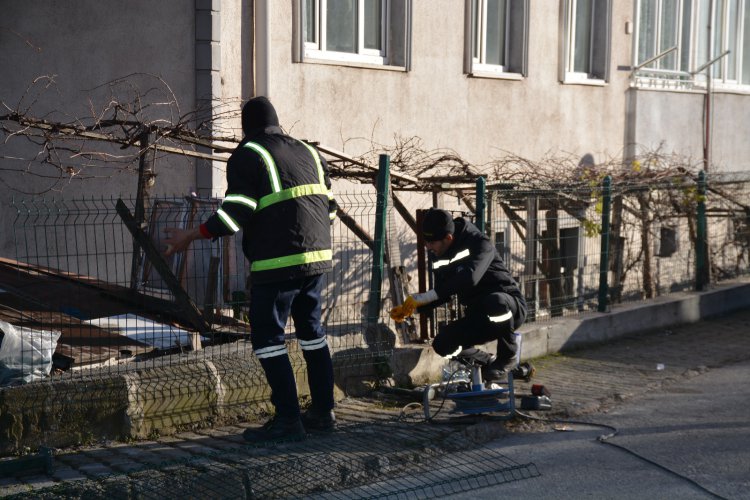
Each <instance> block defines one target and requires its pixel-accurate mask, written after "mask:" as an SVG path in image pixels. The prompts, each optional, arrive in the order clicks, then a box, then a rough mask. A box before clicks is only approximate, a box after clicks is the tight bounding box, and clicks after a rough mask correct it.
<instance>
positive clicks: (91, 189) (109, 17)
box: [0, 0, 196, 257]
mask: <svg viewBox="0 0 750 500" xmlns="http://www.w3.org/2000/svg"><path fill="white" fill-rule="evenodd" d="M186 5H189V8H185V7H186ZM0 11H1V12H2V16H1V17H0V47H2V50H0V71H1V72H2V78H0V100H1V101H2V102H3V103H4V104H5V105H7V106H8V107H10V108H12V109H16V108H20V109H21V110H28V113H29V114H31V115H33V116H36V117H44V118H47V119H49V120H59V121H73V120H74V119H75V118H76V117H81V116H91V114H92V109H93V110H94V113H95V112H96V110H99V109H101V108H102V107H103V106H105V105H106V104H107V103H108V102H109V97H110V88H109V87H108V86H106V85H104V84H106V83H107V82H110V81H112V80H114V79H117V78H121V77H125V76H128V75H133V74H138V76H134V77H132V79H131V81H132V82H134V83H136V84H137V85H138V86H139V91H140V93H141V94H145V93H146V92H147V91H148V90H150V89H155V91H154V92H153V93H152V94H151V95H150V97H152V98H153V99H154V100H156V101H163V100H166V98H167V96H168V93H167V91H166V88H165V86H164V85H163V84H161V83H160V81H159V78H160V79H162V80H163V81H164V82H166V83H167V84H168V85H169V88H170V89H171V91H172V93H173V94H174V97H175V98H176V100H177V102H178V103H179V111H180V112H182V113H184V112H188V111H190V110H192V109H193V108H194V106H195V92H194V89H195V79H196V77H195V56H194V54H195V15H194V7H193V3H192V2H190V3H188V4H186V3H185V2H184V1H181V0H165V1H159V2H151V1H148V0H134V1H130V2H100V1H96V0H77V1H75V2H50V1H47V0H29V1H24V2H14V1H10V0H3V1H2V2H0ZM43 75H48V76H49V77H51V80H52V81H54V84H52V85H49V86H48V87H47V88H46V90H45V89H43V87H44V85H46V84H47V83H49V81H46V82H40V84H37V85H36V86H35V90H34V91H32V93H31V94H29V95H26V96H24V94H25V92H26V89H27V88H29V86H30V85H31V84H32V82H33V81H34V79H36V78H38V77H40V76H43ZM147 75H152V76H147ZM117 93H118V95H119V96H120V98H123V96H124V95H125V94H126V92H125V91H124V87H122V86H120V87H119V89H118V91H117ZM36 96H38V98H37V97H36ZM171 108H172V110H175V109H176V107H175V106H172V107H171ZM5 112H6V109H4V107H3V108H2V111H0V114H4V113H5ZM148 112H149V113H151V112H153V114H152V116H157V114H158V113H166V109H165V108H163V107H162V108H160V109H158V110H157V109H153V110H151V111H148ZM95 147H96V148H97V149H98V148H100V147H101V145H100V144H94V143H90V144H86V145H85V146H84V148H91V149H93V148H95ZM0 148H1V150H2V153H0V156H3V157H8V156H13V157H24V158H28V157H32V158H33V156H34V154H36V153H37V151H38V148H36V147H35V146H30V145H29V144H27V143H25V142H24V141H18V140H14V141H9V142H8V143H5V144H2V145H0ZM84 150H85V149H84ZM109 152H111V153H113V154H117V155H122V154H123V153H124V152H125V153H132V150H127V151H123V150H120V149H119V148H117V149H116V148H111V149H109ZM63 156H67V155H66V154H63ZM66 165H70V166H73V167H74V168H75V170H76V171H77V172H78V174H77V175H75V176H69V175H67V174H65V173H64V172H63V173H62V174H61V172H60V171H59V169H56V168H53V167H51V166H45V165H41V164H39V163H38V162H37V163H32V164H31V165H27V163H25V162H19V161H14V160H9V159H7V158H4V159H0V169H2V181H3V183H2V184H3V187H2V189H0V205H1V206H2V207H3V209H2V210H0V234H2V235H3V236H2V237H0V255H3V256H11V257H12V256H13V254H14V251H13V247H12V242H11V241H10V239H11V238H12V230H11V224H12V221H11V217H12V216H13V214H12V213H11V211H10V210H8V209H7V206H8V202H9V200H10V198H11V197H15V198H29V197H31V196H34V195H44V196H46V197H55V198H58V199H59V198H69V199H70V198H76V197H81V196H86V197H91V196H97V197H100V196H107V197H109V196H118V195H120V194H124V195H128V196H129V195H132V194H133V193H134V192H135V189H136V183H137V168H136V169H135V170H133V169H132V168H131V169H129V170H126V171H124V170H121V169H117V168H110V169H93V168H83V169H81V164H80V163H76V162H75V161H71V162H69V163H67V164H66ZM27 167H29V170H31V171H33V172H36V173H38V174H41V175H42V176H35V175H30V174H28V173H25V174H22V173H19V172H23V171H24V170H25V169H26V168H27ZM136 167H137V165H136ZM194 169H195V167H194V162H193V161H191V160H184V159H179V158H176V157H168V158H163V159H161V160H159V161H158V162H157V164H156V173H157V175H158V177H157V185H156V187H155V192H157V193H158V192H161V193H185V192H186V191H187V189H188V187H189V186H191V185H194V184H195V180H194V179H195V173H194ZM12 170H15V171H16V173H14V172H12ZM86 177H90V178H89V179H86V180H85V181H83V182H81V181H80V179H83V178H86Z"/></svg>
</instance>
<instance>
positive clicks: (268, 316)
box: [250, 275, 333, 417]
mask: <svg viewBox="0 0 750 500" xmlns="http://www.w3.org/2000/svg"><path fill="white" fill-rule="evenodd" d="M322 283H323V276H322V275H316V276H310V277H305V278H298V279H294V280H288V281H283V282H277V283H262V284H253V285H252V287H251V289H250V328H251V331H250V339H251V341H252V343H253V350H254V351H255V354H256V355H257V356H258V358H259V359H260V364H261V366H262V367H263V370H264V371H265V373H266V379H267V380H268V385H269V386H270V387H271V402H272V403H273V405H274V407H275V408H276V413H277V414H278V415H279V416H284V417H293V416H297V415H299V413H300V408H299V401H298V398H297V385H296V382H295V378H294V371H293V369H292V365H291V363H290V361H289V356H288V353H287V348H286V342H285V337H284V329H285V328H286V323H287V320H288V319H289V316H290V314H291V316H292V321H293V322H294V329H295V336H296V338H297V341H298V343H299V346H300V348H301V350H302V354H303V356H304V358H305V362H306V364H307V379H308V383H309V386H310V396H311V399H312V405H313V407H314V408H315V409H317V410H321V411H325V410H330V409H332V408H333V364H332V362H331V353H330V351H329V350H328V344H327V342H326V336H325V330H324V328H323V325H322V324H321V321H320V318H321V296H320V293H321V287H322Z"/></svg>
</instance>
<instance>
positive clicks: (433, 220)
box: [422, 208, 456, 241]
mask: <svg viewBox="0 0 750 500" xmlns="http://www.w3.org/2000/svg"><path fill="white" fill-rule="evenodd" d="M455 229H456V227H455V225H454V224H453V217H452V216H451V214H449V213H448V212H446V211H445V210H440V209H438V208H431V209H429V210H428V211H427V214H426V215H425V216H424V220H423V221H422V236H424V239H425V240H427V241H439V240H442V239H443V238H445V236H446V235H448V234H453V231H454V230H455Z"/></svg>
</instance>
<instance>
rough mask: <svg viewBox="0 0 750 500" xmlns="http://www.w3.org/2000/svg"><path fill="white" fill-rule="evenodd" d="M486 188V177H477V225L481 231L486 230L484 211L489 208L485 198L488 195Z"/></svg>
mask: <svg viewBox="0 0 750 500" xmlns="http://www.w3.org/2000/svg"><path fill="white" fill-rule="evenodd" d="M486 192H487V191H486V190H485V179H484V177H479V178H478V179H477V212H476V215H477V227H478V228H479V230H480V231H481V232H484V220H485V219H484V213H485V210H486V209H487V200H486V198H485V195H486Z"/></svg>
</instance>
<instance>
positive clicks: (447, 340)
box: [432, 292, 525, 365]
mask: <svg viewBox="0 0 750 500" xmlns="http://www.w3.org/2000/svg"><path fill="white" fill-rule="evenodd" d="M523 317H525V314H523V315H520V311H519V304H518V302H517V301H516V300H515V299H514V298H513V297H512V296H511V295H508V294H506V293H502V292H498V293H493V294H491V295H490V296H488V297H487V298H486V300H483V301H482V302H481V303H479V304H476V305H474V306H473V307H472V306H470V307H467V308H466V311H465V313H464V316H463V317H461V318H459V319H457V320H455V321H451V322H450V323H448V324H445V325H442V326H440V327H439V328H438V334H437V335H436V336H435V340H433V342H432V348H433V349H434V350H435V352H436V353H438V354H439V355H440V356H448V355H450V354H453V353H454V352H456V351H457V350H458V349H459V348H464V349H466V348H468V347H472V346H475V345H479V344H484V343H487V342H492V341H494V340H497V359H498V363H501V364H503V365H504V364H507V363H511V362H512V360H513V359H514V358H515V357H516V352H517V351H518V344H517V342H516V338H517V337H516V335H515V333H514V332H515V325H516V323H518V326H520V323H521V322H522V321H523ZM499 318H503V319H502V320H500V321H498V319H499Z"/></svg>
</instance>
